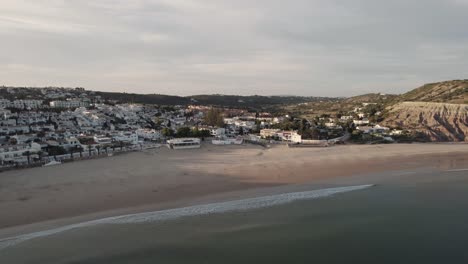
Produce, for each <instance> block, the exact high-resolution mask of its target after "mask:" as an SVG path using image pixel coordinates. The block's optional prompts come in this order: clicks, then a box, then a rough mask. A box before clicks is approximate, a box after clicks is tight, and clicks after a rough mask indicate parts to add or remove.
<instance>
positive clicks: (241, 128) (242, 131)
mask: <svg viewBox="0 0 468 264" xmlns="http://www.w3.org/2000/svg"><path fill="white" fill-rule="evenodd" d="M239 135H244V128H243V127H240V128H239Z"/></svg>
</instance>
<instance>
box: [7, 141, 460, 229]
mask: <svg viewBox="0 0 468 264" xmlns="http://www.w3.org/2000/svg"><path fill="white" fill-rule="evenodd" d="M465 168H468V145H466V144H407V145H406V144H393V145H343V146H335V147H330V148H299V149H289V148H287V147H285V146H273V147H272V148H268V149H265V148H261V147H258V146H252V145H243V146H213V145H209V144H204V145H203V146H202V148H201V149H194V150H177V151H174V150H169V149H167V148H161V149H157V150H149V151H145V152H134V153H128V154H123V155H118V156H113V157H109V158H104V159H96V160H87V161H79V162H72V163H67V164H63V165H59V166H52V167H44V168H34V169H25V170H16V171H8V172H3V173H1V174H0V211H1V212H2V214H1V217H0V238H1V237H7V236H10V235H14V234H17V233H24V232H29V231H33V230H38V229H43V228H46V227H50V226H54V225H59V223H60V224H64V223H68V224H69V223H73V222H79V221H84V220H91V219H96V218H100V217H105V216H114V215H120V214H124V213H135V212H141V211H145V210H159V209H167V208H175V207H180V206H185V205H192V204H203V203H206V202H211V201H224V200H231V199H238V198H242V197H255V196H257V195H261V194H268V193H272V192H281V190H282V189H284V188H292V187H291V186H293V187H294V188H296V189H297V188H300V186H307V185H308V184H317V185H320V184H322V185H327V184H328V185H330V184H337V183H342V184H344V183H350V180H351V179H354V182H352V183H353V184H354V183H364V184H368V183H372V184H378V183H379V182H380V181H381V179H378V178H373V177H372V173H375V172H384V171H398V170H404V169H405V170H408V169H428V170H455V169H465ZM356 175H361V177H360V178H352V177H353V176H356ZM298 186H299V187H298ZM304 188H305V187H304Z"/></svg>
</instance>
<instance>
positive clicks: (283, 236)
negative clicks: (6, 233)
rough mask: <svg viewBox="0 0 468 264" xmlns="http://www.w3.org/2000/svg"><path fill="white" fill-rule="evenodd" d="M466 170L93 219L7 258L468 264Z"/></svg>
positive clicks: (3, 255)
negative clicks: (274, 199) (313, 193)
mask: <svg viewBox="0 0 468 264" xmlns="http://www.w3.org/2000/svg"><path fill="white" fill-rule="evenodd" d="M467 176H468V172H467V171H452V172H449V171H446V172H436V171H434V172H423V173H420V174H417V175H407V176H402V177H399V178H398V177H396V178H392V180H385V181H381V183H379V184H377V185H376V186H373V187H370V188H360V189H357V190H353V191H350V192H343V193H338V194H336V195H333V196H324V197H320V198H319V199H308V198H307V197H306V198H304V199H292V200H290V201H288V202H287V203H275V204H269V205H268V206H266V207H263V206H257V207H256V206H253V207H251V208H246V209H245V210H240V211H236V210H234V211H231V210H227V211H226V210H225V211H220V212H219V213H213V212H209V213H206V214H205V213H200V214H195V215H192V216H187V215H182V216H181V217H176V218H168V219H163V220H161V219H159V218H158V219H155V218H154V217H153V218H152V219H151V218H148V215H144V217H139V218H138V217H137V218H128V217H127V218H123V219H126V220H122V219H120V222H119V224H109V223H107V224H106V223H104V224H99V225H84V226H83V227H78V228H74V229H70V230H64V231H63V232H57V233H54V234H50V235H48V236H40V237H36V238H33V239H29V240H25V241H22V242H21V243H18V244H15V245H12V246H9V247H5V248H4V249H2V250H0V263H15V264H16V263H47V264H50V263H468V250H466V248H467V245H468V180H467V179H468V177H467ZM289 197H290V196H289ZM313 198H317V197H313ZM267 200H268V199H267ZM263 202H265V201H263ZM242 204H245V202H244V203H242ZM150 215H151V214H150ZM135 219H140V220H141V219H144V220H141V221H133V220H135Z"/></svg>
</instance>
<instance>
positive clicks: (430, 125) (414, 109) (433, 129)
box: [383, 102, 468, 141]
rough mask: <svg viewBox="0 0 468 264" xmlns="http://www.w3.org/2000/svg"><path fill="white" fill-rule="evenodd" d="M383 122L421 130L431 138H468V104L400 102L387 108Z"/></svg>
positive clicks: (432, 139) (446, 139)
mask: <svg viewBox="0 0 468 264" xmlns="http://www.w3.org/2000/svg"><path fill="white" fill-rule="evenodd" d="M387 111H388V112H387V117H386V118H385V120H384V121H383V125H385V126H390V127H400V128H404V129H409V130H412V131H413V132H421V133H422V134H424V135H425V136H426V137H427V139H428V140H431V141H468V105H466V104H447V103H432V102H402V103H398V104H395V105H393V106H390V107H388V108H387Z"/></svg>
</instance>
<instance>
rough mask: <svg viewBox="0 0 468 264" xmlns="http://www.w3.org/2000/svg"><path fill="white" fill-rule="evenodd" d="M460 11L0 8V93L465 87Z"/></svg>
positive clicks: (248, 5) (174, 0)
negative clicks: (446, 83)
mask: <svg viewBox="0 0 468 264" xmlns="http://www.w3.org/2000/svg"><path fill="white" fill-rule="evenodd" d="M467 14H468V0H419V1H414V0H392V1H388V0H385V1H384V0H289V1H285V0H255V1H252V0H192V1H183V0H80V1H75V0H0V43H1V44H0V62H1V63H0V85H9V86H39V87H43V86H60V87H84V88H86V89H91V90H100V91H119V92H135V93H160V94H174V95H193V94H215V93H219V94H239V95H252V94H259V95H304V96H352V95H358V94H364V93H369V92H382V93H402V92H405V91H408V90H411V89H413V88H416V87H418V86H420V85H422V84H424V83H429V82H436V81H443V80H452V79H467V78H468V15H467Z"/></svg>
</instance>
